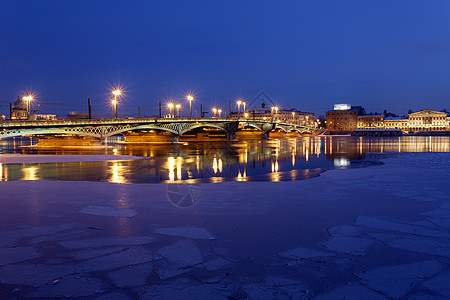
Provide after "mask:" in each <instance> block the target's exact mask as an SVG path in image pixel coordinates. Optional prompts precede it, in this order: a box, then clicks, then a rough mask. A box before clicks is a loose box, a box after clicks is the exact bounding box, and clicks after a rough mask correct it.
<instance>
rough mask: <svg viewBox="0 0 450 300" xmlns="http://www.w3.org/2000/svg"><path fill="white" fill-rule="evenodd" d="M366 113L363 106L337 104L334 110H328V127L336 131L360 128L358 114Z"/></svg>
mask: <svg viewBox="0 0 450 300" xmlns="http://www.w3.org/2000/svg"><path fill="white" fill-rule="evenodd" d="M363 114H365V110H364V108H363V107H361V106H353V107H352V106H350V105H349V104H336V105H335V106H334V110H332V111H327V113H326V121H325V122H326V124H327V129H329V130H335V131H352V130H355V129H357V128H358V116H359V115H363Z"/></svg>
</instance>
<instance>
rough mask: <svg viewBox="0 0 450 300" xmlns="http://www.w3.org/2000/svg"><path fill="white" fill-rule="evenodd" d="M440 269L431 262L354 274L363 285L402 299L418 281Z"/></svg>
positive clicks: (436, 264)
mask: <svg viewBox="0 0 450 300" xmlns="http://www.w3.org/2000/svg"><path fill="white" fill-rule="evenodd" d="M441 269H442V265H441V264H439V263H438V262H436V261H433V260H427V261H421V262H416V263H411V264H404V265H397V266H390V267H381V268H378V269H375V270H371V271H367V272H362V273H358V274H356V276H358V277H359V278H361V281H362V282H363V283H364V284H367V285H368V286H370V287H371V288H373V289H374V290H377V291H380V292H382V293H384V294H385V295H387V296H389V297H395V298H399V297H404V296H405V295H406V294H407V293H408V291H409V290H410V289H411V288H412V287H413V286H414V285H415V284H416V283H417V282H418V281H420V280H422V279H424V278H427V277H429V276H432V275H434V274H436V273H437V272H439V271H440V270H441Z"/></svg>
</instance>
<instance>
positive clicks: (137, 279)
mask: <svg viewBox="0 0 450 300" xmlns="http://www.w3.org/2000/svg"><path fill="white" fill-rule="evenodd" d="M152 272H153V264H151V263H150V264H144V265H139V266H129V267H128V268H124V269H120V270H118V271H114V272H110V273H108V276H109V278H111V280H112V282H113V283H114V284H115V285H116V286H118V287H126V286H139V285H144V284H145V283H146V282H147V277H148V276H149V275H150V274H151V273H152Z"/></svg>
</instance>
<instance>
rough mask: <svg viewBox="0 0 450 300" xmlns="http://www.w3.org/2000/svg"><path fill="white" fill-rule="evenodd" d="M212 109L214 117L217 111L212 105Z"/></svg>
mask: <svg viewBox="0 0 450 300" xmlns="http://www.w3.org/2000/svg"><path fill="white" fill-rule="evenodd" d="M212 111H213V113H214V118H215V117H216V113H217V108H215V107H214V108H213V109H212Z"/></svg>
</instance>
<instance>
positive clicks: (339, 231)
mask: <svg viewBox="0 0 450 300" xmlns="http://www.w3.org/2000/svg"><path fill="white" fill-rule="evenodd" d="M328 233H329V234H330V235H332V236H359V235H361V233H362V230H361V228H359V227H356V226H351V225H339V226H334V227H330V228H328Z"/></svg>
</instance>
